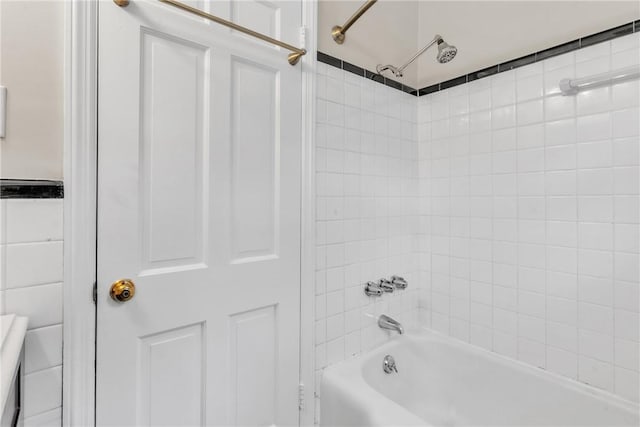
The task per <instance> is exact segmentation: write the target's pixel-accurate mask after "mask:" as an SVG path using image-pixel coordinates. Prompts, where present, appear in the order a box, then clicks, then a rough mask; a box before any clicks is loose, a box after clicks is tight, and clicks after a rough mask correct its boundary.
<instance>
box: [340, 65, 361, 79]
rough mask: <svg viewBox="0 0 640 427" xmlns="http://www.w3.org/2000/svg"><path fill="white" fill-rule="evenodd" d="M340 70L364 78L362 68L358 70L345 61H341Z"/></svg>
mask: <svg viewBox="0 0 640 427" xmlns="http://www.w3.org/2000/svg"><path fill="white" fill-rule="evenodd" d="M342 69H343V70H345V71H349V72H351V73H353V74H356V75H358V76H360V77H364V68H360V67H358V66H357V65H353V64H349V63H348V62H346V61H342Z"/></svg>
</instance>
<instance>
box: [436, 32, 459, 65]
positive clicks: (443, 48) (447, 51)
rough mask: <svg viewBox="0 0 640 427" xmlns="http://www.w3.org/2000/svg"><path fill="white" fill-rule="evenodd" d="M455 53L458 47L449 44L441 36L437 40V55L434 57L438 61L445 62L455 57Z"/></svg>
mask: <svg viewBox="0 0 640 427" xmlns="http://www.w3.org/2000/svg"><path fill="white" fill-rule="evenodd" d="M456 53H458V49H457V48H456V47H455V46H451V45H450V44H449V43H447V42H445V41H444V40H442V38H441V39H439V40H438V55H437V56H436V59H437V60H438V62H439V63H441V64H446V63H447V62H449V61H451V60H452V59H453V58H455V57H456Z"/></svg>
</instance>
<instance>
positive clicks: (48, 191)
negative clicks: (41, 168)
mask: <svg viewBox="0 0 640 427" xmlns="http://www.w3.org/2000/svg"><path fill="white" fill-rule="evenodd" d="M63 197H64V186H63V183H62V181H45V180H36V179H0V199H61V198H63Z"/></svg>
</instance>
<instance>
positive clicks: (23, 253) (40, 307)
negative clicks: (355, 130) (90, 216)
mask: <svg viewBox="0 0 640 427" xmlns="http://www.w3.org/2000/svg"><path fill="white" fill-rule="evenodd" d="M62 203H63V202H62V200H61V199H24V200H22V199H21V200H2V201H0V313H16V314H19V315H24V316H28V317H29V327H28V331H27V335H26V338H25V362H24V372H25V381H24V393H25V407H24V413H25V426H35V425H49V426H55V425H60V424H61V422H62V418H61V405H62V266H63V262H62V257H63V248H62V212H63V204H62Z"/></svg>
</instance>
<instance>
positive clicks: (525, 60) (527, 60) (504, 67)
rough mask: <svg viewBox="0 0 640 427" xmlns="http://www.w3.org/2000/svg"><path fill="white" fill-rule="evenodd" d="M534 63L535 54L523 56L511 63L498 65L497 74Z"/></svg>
mask: <svg viewBox="0 0 640 427" xmlns="http://www.w3.org/2000/svg"><path fill="white" fill-rule="evenodd" d="M534 62H536V54H535V53H532V54H531V55H527V56H523V57H521V58H518V59H514V60H513V61H509V62H503V63H502V64H500V65H498V72H500V71H509V70H513V69H514V68H518V67H522V66H524V65H529V64H533V63H534Z"/></svg>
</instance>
